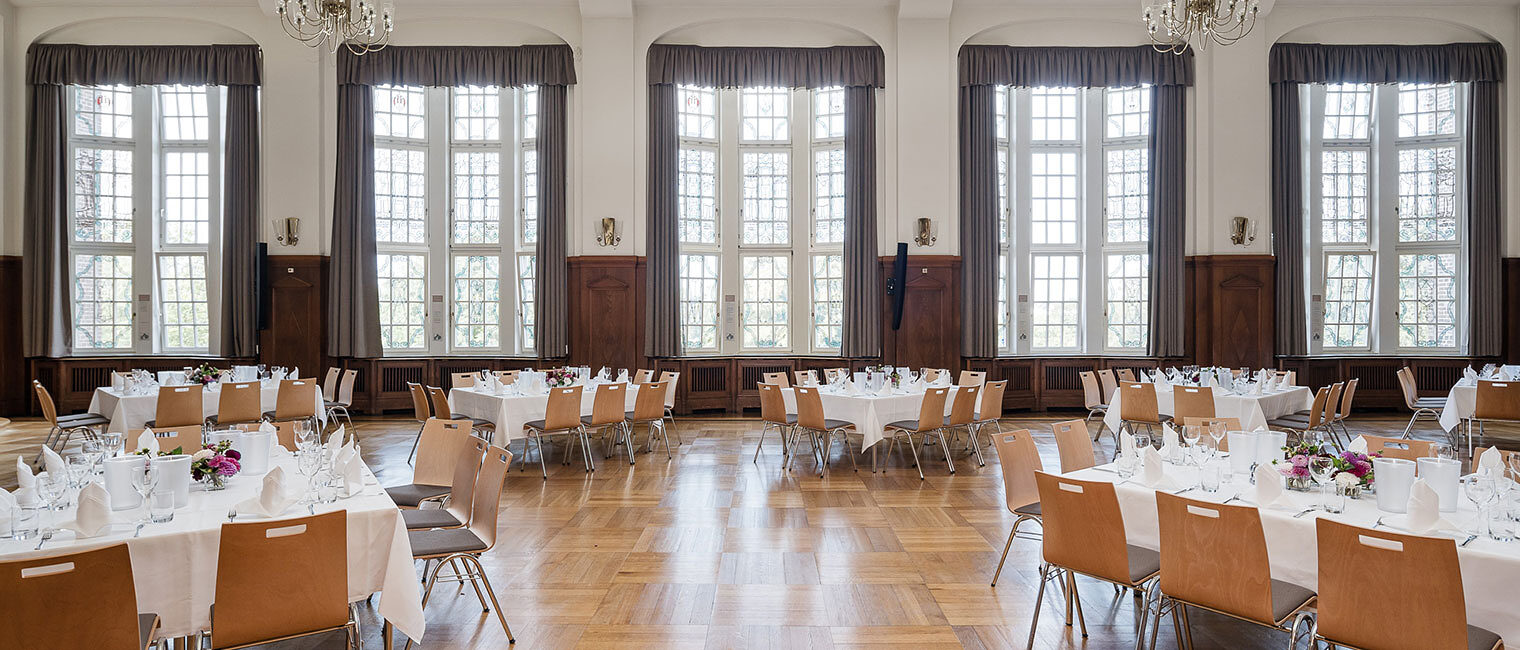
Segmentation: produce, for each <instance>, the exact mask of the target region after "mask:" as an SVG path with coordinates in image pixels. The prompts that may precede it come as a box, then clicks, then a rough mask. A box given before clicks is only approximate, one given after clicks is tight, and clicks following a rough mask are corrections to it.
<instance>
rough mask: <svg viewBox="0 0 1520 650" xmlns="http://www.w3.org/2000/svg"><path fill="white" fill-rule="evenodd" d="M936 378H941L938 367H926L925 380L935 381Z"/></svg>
mask: <svg viewBox="0 0 1520 650" xmlns="http://www.w3.org/2000/svg"><path fill="white" fill-rule="evenodd" d="M936 379H939V369H938V368H924V381H934V380H936Z"/></svg>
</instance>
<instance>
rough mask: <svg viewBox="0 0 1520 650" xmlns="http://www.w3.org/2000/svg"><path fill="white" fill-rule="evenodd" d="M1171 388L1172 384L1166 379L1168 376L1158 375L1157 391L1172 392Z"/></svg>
mask: <svg viewBox="0 0 1520 650" xmlns="http://www.w3.org/2000/svg"><path fill="white" fill-rule="evenodd" d="M1171 387H1172V382H1171V380H1169V379H1167V378H1166V375H1156V390H1170V389H1171Z"/></svg>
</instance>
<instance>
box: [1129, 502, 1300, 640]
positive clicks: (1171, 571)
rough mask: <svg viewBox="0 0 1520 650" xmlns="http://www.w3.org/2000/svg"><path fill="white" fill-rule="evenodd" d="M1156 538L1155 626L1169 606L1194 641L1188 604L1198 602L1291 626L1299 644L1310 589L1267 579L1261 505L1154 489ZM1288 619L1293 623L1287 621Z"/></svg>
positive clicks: (1279, 626) (1269, 572) (1232, 614)
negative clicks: (1158, 573)
mask: <svg viewBox="0 0 1520 650" xmlns="http://www.w3.org/2000/svg"><path fill="white" fill-rule="evenodd" d="M1156 510H1157V519H1158V522H1159V526H1160V539H1161V582H1160V585H1159V586H1160V589H1159V590H1158V591H1157V594H1156V601H1157V602H1156V607H1155V613H1156V618H1155V627H1154V628H1152V630H1153V631H1152V634H1155V632H1154V630H1155V629H1159V628H1160V627H1161V615H1162V612H1163V611H1165V610H1166V609H1171V611H1172V615H1173V616H1174V617H1179V618H1180V619H1181V624H1180V625H1181V628H1182V633H1183V639H1184V641H1185V644H1184V647H1188V648H1191V647H1193V631H1192V627H1191V626H1189V625H1188V616H1187V608H1188V607H1197V608H1199V609H1206V610H1208V611H1211V612H1214V613H1217V614H1224V615H1225V616H1229V617H1231V618H1235V619H1239V620H1242V621H1246V622H1248V623H1255V624H1257V625H1260V626H1263V627H1268V628H1272V629H1275V630H1280V631H1283V632H1287V633H1288V647H1289V648H1295V647H1297V645H1298V634H1299V626H1300V625H1301V624H1303V623H1304V622H1305V621H1312V620H1313V615H1312V613H1311V606H1312V605H1313V604H1314V591H1313V590H1312V589H1307V588H1305V587H1301V586H1299V585H1296V584H1293V583H1291V582H1285V581H1282V580H1274V579H1272V570H1271V565H1270V564H1269V563H1268V561H1267V537H1266V535H1265V534H1264V533H1263V532H1262V529H1261V513H1259V512H1258V511H1257V510H1256V508H1254V507H1251V506H1226V505H1220V504H1218V503H1214V502H1211V501H1195V500H1192V499H1188V498H1185V497H1180V496H1176V495H1173V494H1170V493H1168V492H1165V491H1158V492H1156ZM1290 621H1291V624H1290Z"/></svg>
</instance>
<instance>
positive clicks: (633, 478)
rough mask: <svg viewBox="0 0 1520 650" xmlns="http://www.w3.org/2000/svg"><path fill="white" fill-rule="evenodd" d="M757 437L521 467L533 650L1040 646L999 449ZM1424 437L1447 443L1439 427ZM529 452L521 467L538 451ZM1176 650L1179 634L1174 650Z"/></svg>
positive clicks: (382, 431)
mask: <svg viewBox="0 0 1520 650" xmlns="http://www.w3.org/2000/svg"><path fill="white" fill-rule="evenodd" d="M1067 415H1069V414H1063V413H1057V414H1037V415H1033V416H1020V417H1015V418H1008V419H1006V420H1005V421H1004V422H1003V427H1004V429H1017V428H1028V429H1030V430H1031V431H1032V432H1034V433H1035V434H1036V438H1037V444H1038V446H1039V448H1040V451H1041V454H1042V456H1043V458H1044V462H1045V463H1046V466H1048V467H1052V468H1055V467H1058V466H1059V463H1058V461H1057V457H1056V451H1055V444H1054V440H1053V439H1052V438H1051V436H1050V429H1049V426H1048V425H1049V424H1050V423H1052V422H1056V421H1059V420H1062V419H1067V418H1066V417H1063V416H1067ZM1405 422H1407V419H1406V418H1404V417H1400V416H1398V415H1397V414H1393V413H1390V414H1387V415H1371V416H1358V417H1357V418H1356V419H1355V421H1354V426H1353V429H1354V430H1358V431H1365V432H1374V433H1375V432H1383V433H1389V432H1392V433H1395V434H1396V433H1397V432H1400V431H1402V430H1403V427H1404V424H1405ZM1093 426H1094V428H1096V426H1097V424H1096V423H1094V424H1093ZM759 429H760V427H759V422H758V421H757V420H755V419H749V418H722V419H716V418H715V419H695V418H683V419H682V420H681V421H680V423H679V431H680V434H681V437H683V438H684V444H680V445H677V446H674V447H673V452H674V458H673V459H667V458H666V457H665V454H664V451H663V449H662V450H660V451H659V452H656V453H652V454H640V455H639V456H638V458H637V464H636V465H634V466H631V467H630V466H629V465H628V464H627V462H626V460H623V459H621V458H619V457H614V458H613V459H604V458H601V457H600V455H599V456H598V458H597V461H598V469H597V471H596V472H595V473H592V474H588V473H586V472H585V471H584V469H583V468H582V466H581V465H580V461H579V459H578V457H575V458H573V462H572V464H569V465H561V464H559V457H560V454H559V449H558V448H557V447H551V456H550V463H549V478H548V480H545V479H543V478H542V477H541V475H540V474H539V469H538V467H537V466H536V464H535V465H529V466H528V467H527V468H526V471H519V470H518V469H517V468H516V466H515V464H514V467H513V469H512V471H511V473H510V476H509V477H508V478H507V480H506V485H505V489H504V490H503V493H502V498H501V518H500V536H499V541H498V542H497V546H496V548H495V549H494V550H492V551H491V552H490V553H488V554H486V556H485V558H484V564H485V566H486V570H487V573H488V574H489V576H490V578H491V581H492V583H493V585H494V587H495V590H496V593H497V597H498V598H499V599H500V601H501V603H502V606H503V608H504V611H505V613H506V616H507V621H508V623H509V624H511V625H512V631H513V633H514V634H515V636H516V638H517V644H516V646H515V647H517V648H855V647H882V648H890V647H900V648H929V647H947V648H956V647H963V648H1016V647H1017V648H1022V647H1023V646H1024V643H1025V639H1026V637H1027V635H1028V632H1029V623H1030V614H1031V612H1032V610H1033V606H1034V596H1035V587H1036V580H1037V578H1036V572H1037V566H1038V563H1039V555H1040V545H1039V542H1038V540H1037V539H1035V538H1033V537H1031V538H1029V539H1024V538H1022V537H1021V538H1020V539H1017V540H1015V541H1014V542H1013V546H1012V550H1011V551H1010V552H1009V554H1008V562H1007V566H1006V567H1005V568H1004V570H1003V575H1002V578H1001V579H1000V580H999V584H998V586H997V587H996V588H992V587H989V586H988V582H989V581H990V579H991V577H992V573H993V571H994V569H995V568H996V566H997V562H998V557H999V554H1000V552H1001V550H1002V548H1003V544H1004V542H1005V540H1006V539H1007V535H1008V531H1009V529H1010V528H1011V526H1012V523H1013V518H1012V516H1010V515H1009V513H1008V511H1007V509H1006V508H1005V507H1004V506H1003V487H1002V478H1001V475H1000V473H999V470H998V467H997V461H996V458H995V456H993V455H992V451H991V450H990V449H988V450H986V451H985V453H986V454H987V461H988V464H987V466H986V467H978V466H977V465H976V463H975V462H974V460H973V459H971V458H970V457H968V456H966V455H964V454H962V455H959V456H957V457H956V468H957V470H958V471H957V473H956V474H954V475H951V474H949V473H948V472H947V471H946V468H945V464H944V462H943V459H942V458H941V456H940V455H939V454H938V453H937V452H935V453H931V456H930V457H929V458H927V459H926V460H925V473H926V474H927V475H928V478H927V480H924V481H920V480H919V478H918V475H917V473H916V472H915V471H914V470H913V469H912V468H910V467H907V466H905V465H904V464H903V463H902V462H901V461H900V460H899V459H897V458H895V457H894V459H893V463H892V466H891V467H889V468H888V469H886V470H885V471H884V472H880V473H875V474H873V473H871V471H870V470H869V469H868V467H869V465H868V463H867V462H865V459H864V458H862V459H861V460H862V463H861V470H860V471H852V470H851V468H850V462H849V459H847V458H845V457H844V456H843V452H842V451H840V450H838V448H837V447H836V450H835V456H834V458H833V459H832V464H831V471H830V473H829V475H828V476H826V477H824V478H819V477H818V475H817V473H816V469H815V465H814V464H813V462H812V461H810V460H807V459H806V458H805V457H804V458H801V459H799V462H798V465H797V467H796V471H793V472H786V471H784V470H783V469H782V467H781V454H780V447H779V445H777V444H776V438H775V436H774V435H770V436H768V437H767V439H766V440H765V444H764V448H763V449H762V450H761V452H760V456H759V460H758V462H755V461H753V460H752V459H753V458H754V454H755V448H756V443H757V442H758V441H759V439H760V438H759ZM357 430H358V433H359V438H360V441H361V444H362V446H363V452H364V458H365V460H366V461H367V462H368V463H369V464H370V465H371V467H373V468H374V469H375V471H376V473H377V474H378V475H379V477H380V480H381V482H382V483H383V484H387V485H390V484H398V483H404V482H406V481H407V480H408V479H409V478H410V475H411V474H410V468H409V467H408V466H407V464H406V456H407V452H408V450H409V449H410V447H411V443H412V439H413V436H414V435H415V432H416V425H415V423H412V422H410V421H407V420H404V419H401V418H373V419H360V420H359V421H358V426H357ZM43 433H44V428H43V426H42V424H41V423H40V422H38V421H36V420H18V421H16V422H13V423H12V424H11V425H10V426H9V427H6V428H3V429H0V458H3V459H4V462H0V472H3V473H0V485H6V486H7V487H13V486H14V474H13V468H14V465H13V463H14V460H12V459H13V458H14V454H16V453H20V452H22V451H25V452H27V453H28V454H32V453H35V450H36V445H37V444H39V443H40V441H41V437H42V435H43ZM1490 433H1501V432H1499V431H1491V432H1490ZM1419 435H1421V436H1422V437H1436V436H1437V435H1438V432H1437V431H1436V430H1435V429H1434V428H1433V426H1431V425H1428V424H1427V425H1424V426H1423V428H1422V429H1421V430H1420V432H1419ZM854 444H858V439H855V442H854ZM1501 445H1503V443H1502V442H1501ZM1505 446H1511V447H1513V445H1505ZM1098 448H1099V452H1098V453H1100V454H1102V455H1103V456H1104V457H1106V456H1107V455H1109V454H1110V453H1111V452H1112V449H1113V445H1112V441H1111V439H1110V438H1109V437H1108V436H1107V435H1105V436H1103V438H1102V440H1101V441H1100V442H1099V443H1098ZM512 449H513V451H514V453H519V452H520V450H521V443H520V442H518V443H514V444H513V445H512ZM28 458H30V456H28ZM1027 530H1031V531H1037V530H1038V528H1037V527H1030V528H1028V529H1027ZM1078 582H1079V589H1078V591H1079V593H1080V595H1081V599H1082V602H1083V605H1084V610H1085V613H1086V618H1087V626H1088V631H1089V634H1090V636H1089V637H1088V638H1087V639H1083V638H1082V637H1081V635H1080V634H1079V633H1078V632H1077V631H1076V629H1075V628H1068V627H1066V626H1065V625H1064V624H1063V622H1064V620H1063V618H1062V606H1061V602H1060V601H1061V599H1060V597H1059V596H1058V595H1056V596H1051V595H1047V600H1046V603H1045V605H1044V609H1043V611H1042V614H1041V620H1040V625H1039V631H1038V635H1037V637H1036V642H1035V645H1036V647H1039V648H1120V647H1133V643H1134V635H1133V631H1132V625H1133V620H1134V609H1135V604H1134V602H1133V600H1132V599H1131V598H1130V597H1129V596H1126V595H1116V594H1115V593H1114V590H1113V589H1112V588H1111V587H1109V586H1107V585H1104V584H1100V583H1096V582H1092V581H1089V580H1084V579H1079V581H1078ZM361 609H362V611H363V612H364V614H365V616H366V617H368V618H367V620H366V627H365V632H366V635H365V636H366V640H365V642H366V643H365V644H366V647H370V648H379V647H380V639H379V626H378V625H377V624H376V623H377V621H376V620H374V614H373V609H372V608H370V607H368V606H366V607H363V608H361ZM427 618H428V633H427V638H426V639H425V640H424V642H423V643H422V647H424V648H443V649H451V648H505V647H507V643H506V637H505V635H504V634H503V632H502V630H501V627H500V625H499V624H498V623H497V621H496V618H495V616H494V615H492V614H485V613H483V612H482V611H481V606H480V603H479V602H478V601H477V600H476V597H475V595H474V593H473V592H471V591H469V590H468V589H466V590H464V591H463V592H462V593H460V592H458V591H456V589H451V588H449V587H448V586H440V587H439V588H438V591H436V592H435V594H434V597H433V600H432V601H431V602H429V604H428V607H427ZM1191 618H1192V620H1193V626H1194V634H1193V636H1194V641H1195V644H1196V646H1197V647H1199V648H1268V647H1281V646H1282V645H1283V644H1284V643H1285V642H1286V637H1285V635H1283V634H1279V633H1275V632H1268V631H1264V630H1262V629H1261V628H1257V627H1255V626H1251V625H1247V624H1242V623H1237V622H1234V621H1232V620H1228V619H1225V618H1223V617H1219V616H1213V615H1208V614H1207V613H1204V612H1199V613H1197V614H1195V615H1192V616H1191ZM1174 644H1175V641H1174V639H1173V635H1172V630H1171V625H1170V624H1169V623H1168V624H1166V625H1164V626H1163V629H1162V630H1161V639H1160V646H1161V647H1174ZM281 647H295V648H309V647H324V648H325V647H342V642H341V640H338V639H319V640H315V641H306V642H295V643H291V644H286V645H283V646H281ZM398 647H399V646H398Z"/></svg>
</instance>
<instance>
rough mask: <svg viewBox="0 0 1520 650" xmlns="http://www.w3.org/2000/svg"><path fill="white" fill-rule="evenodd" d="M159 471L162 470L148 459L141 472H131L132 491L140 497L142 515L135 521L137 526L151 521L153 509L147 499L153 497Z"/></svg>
mask: <svg viewBox="0 0 1520 650" xmlns="http://www.w3.org/2000/svg"><path fill="white" fill-rule="evenodd" d="M160 471H162V470H160V469H159V467H158V466H157V465H154V464H153V460H152V459H151V458H150V459H148V462H146V463H143V466H142V469H141V470H139V471H135V472H132V489H134V490H137V493H138V494H140V495H142V510H143V514H142V517H140V518H138V520H137V523H139V524H146V523H148V522H149V521H150V520H151V519H152V513H153V509H152V508H151V507H150V506H149V504H148V498H149V497H151V496H152V495H153V488H155V487H158V479H159V473H160Z"/></svg>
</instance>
